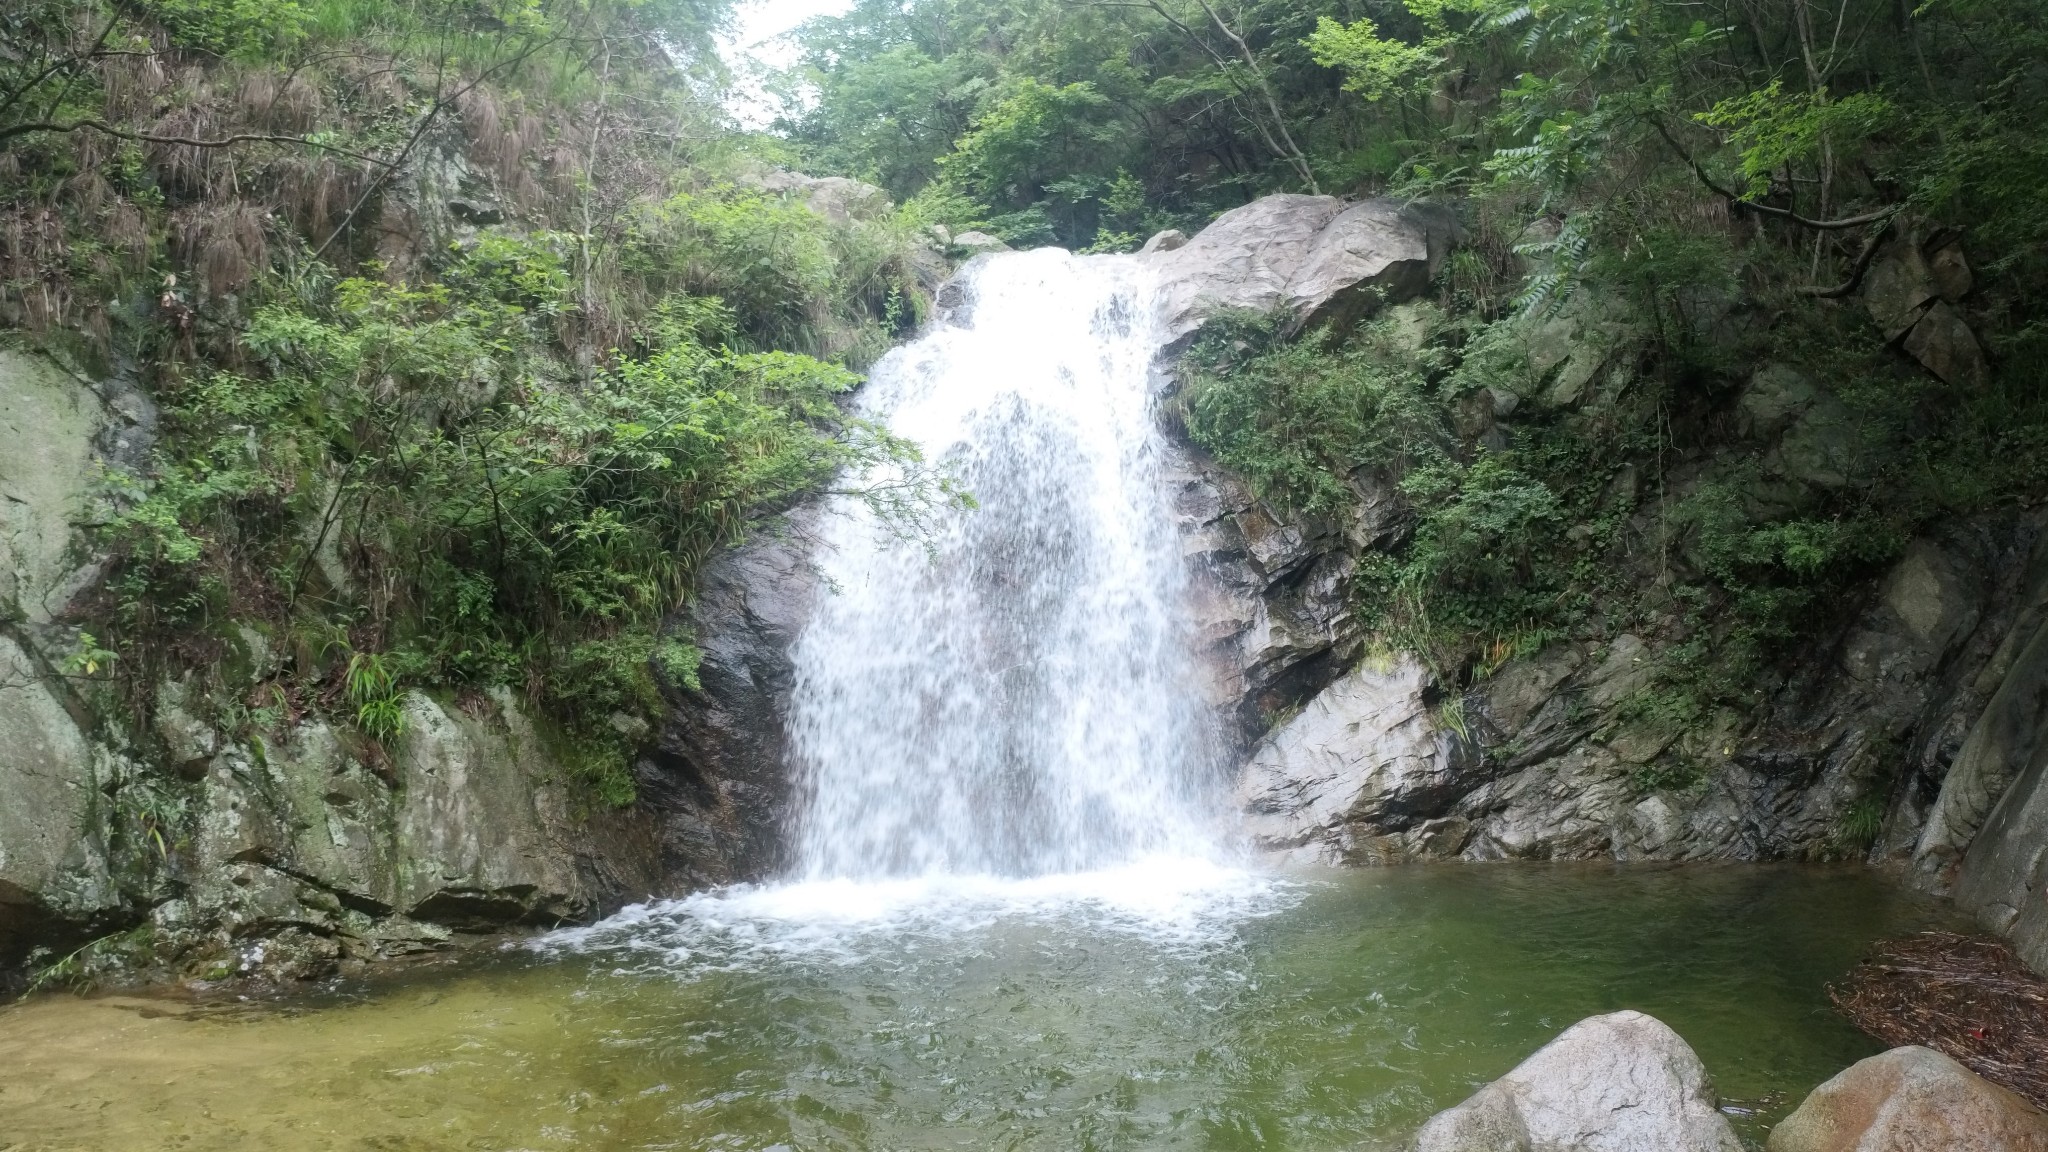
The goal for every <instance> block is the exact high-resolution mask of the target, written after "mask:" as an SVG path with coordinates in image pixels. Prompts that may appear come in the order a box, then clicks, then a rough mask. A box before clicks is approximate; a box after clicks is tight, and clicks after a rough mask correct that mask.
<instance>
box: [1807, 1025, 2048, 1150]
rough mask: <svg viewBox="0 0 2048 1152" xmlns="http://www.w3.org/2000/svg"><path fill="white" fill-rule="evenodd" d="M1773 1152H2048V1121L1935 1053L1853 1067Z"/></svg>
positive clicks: (1821, 1091) (1903, 1051)
mask: <svg viewBox="0 0 2048 1152" xmlns="http://www.w3.org/2000/svg"><path fill="white" fill-rule="evenodd" d="M1767 1147H1768V1148H1769V1152H1923V1150H1924V1152H1935V1150H1936V1149H1939V1150H1940V1152H2048V1116H2044V1115H2043V1114H2042V1113H2041V1111H2040V1110H2039V1109H2037V1108H2035V1107H2034V1106H2033V1105H2031V1104H2029V1103H2027V1102H2026V1101H2025V1100H2022V1099H2020V1098H2019V1097H2018V1096H2015V1095H2013V1094H2012V1093H2011V1092H2008V1091H2006V1090H2005V1089H2003V1088H2000V1087H1999V1086H1998V1085H1996V1084H1993V1083H1991V1082H1990V1081H1988V1080H1985V1079H1984V1078H1983V1077H1981V1076H1979V1075H1977V1074H1976V1073H1974V1072H1972V1071H1970V1070H1969V1069H1968V1068H1965V1067H1963V1066H1962V1065H1961V1064H1958V1063H1956V1062H1955V1061H1954V1060H1951V1059H1949V1058H1948V1057H1946V1056H1944V1055H1942V1054H1941V1053H1939V1052H1936V1051H1934V1050H1933V1049H1931V1048H1920V1047H1911V1048H1894V1049H1892V1050H1891V1051H1889V1052H1886V1053H1884V1054H1882V1055H1878V1056H1872V1057H1871V1058H1870V1059H1868V1060H1863V1061H1860V1062H1858V1063H1856V1064H1854V1065H1851V1066H1850V1067H1849V1069H1848V1070H1847V1071H1845V1072H1843V1073H1842V1074H1841V1075H1839V1076H1836V1077H1835V1078H1834V1079H1832V1080H1830V1081H1828V1082H1827V1083H1825V1084H1823V1085H1821V1086H1820V1087H1818V1088H1815V1089H1814V1090H1813V1094H1812V1095H1810V1096H1808V1097H1807V1098H1806V1101H1805V1102H1804V1103H1802V1104H1800V1105H1799V1108H1798V1110H1797V1111H1795V1112H1793V1113H1792V1115H1790V1116H1787V1117H1786V1118H1785V1119H1784V1120H1783V1121H1781V1122H1780V1123H1779V1124H1778V1126H1777V1127H1775V1128H1773V1129H1771V1137H1770V1143H1769V1144H1768V1145H1767Z"/></svg>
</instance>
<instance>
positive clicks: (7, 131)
mask: <svg viewBox="0 0 2048 1152" xmlns="http://www.w3.org/2000/svg"><path fill="white" fill-rule="evenodd" d="M85 129H90V130H92V131H94V132H104V133H105V134H107V135H109V136H113V137H116V138H117V139H121V140H137V141H140V142H142V143H144V144H177V145H181V146H183V147H187V148H229V147H232V146H234V145H236V144H248V143H263V144H297V145H299V146H300V147H304V148H315V149H318V150H320V151H322V152H333V153H335V154H336V155H339V156H347V157H349V158H350V159H353V160H361V161H363V162H365V163H369V164H378V165H382V166H384V167H387V168H388V167H391V166H392V165H391V162H390V161H387V160H380V159H378V158H377V157H375V156H369V155H365V154H364V153H361V152H352V151H350V150H349V149H347V148H337V147H335V146H334V145H332V144H322V143H321V142H319V141H318V140H313V139H310V138H308V137H305V136H274V135H271V134H269V133H265V132H240V133H237V134H235V135H233V136H223V137H221V138H220V139H218V140H200V139H196V138H194V137H191V136H159V135H157V134H156V133H154V132H130V131H128V130H127V129H125V128H116V127H114V126H113V125H112V124H109V123H107V122H106V121H104V120H92V119H86V120H72V121H58V120H34V121H28V122H25V123H21V124H10V125H8V126H7V127H5V128H0V140H10V139H12V138H14V137H16V136H26V135H28V134H29V133H31V132H50V133H63V132H78V131H82V130H85Z"/></svg>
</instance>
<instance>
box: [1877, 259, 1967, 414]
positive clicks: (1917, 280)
mask: <svg viewBox="0 0 2048 1152" xmlns="http://www.w3.org/2000/svg"><path fill="white" fill-rule="evenodd" d="M1971 287H1972V278H1971V275H1970V265H1969V262H1968V261H1967V260H1965V259H1964V257H1963V250H1962V247H1961V246H1960V245H1959V244H1957V243H1956V241H1955V238H1954V237H1953V236H1952V235H1935V236H1928V237H1922V236H1917V235H1908V236H1906V237H1903V238H1901V239H1900V240H1898V241H1895V242H1894V243H1893V244H1892V245H1890V246H1889V247H1888V248H1887V249H1886V250H1885V252H1884V255H1883V256H1882V257H1880V258H1879V259H1878V260H1877V262H1876V263H1874V264H1873V265H1871V268H1870V272H1869V274H1868V275H1867V276H1866V277H1865V278H1864V287H1863V302H1864V305H1865V306H1866V307H1867V308H1868V309H1869V310H1870V317H1871V319H1872V320H1874V321H1876V322H1877V326H1878V328H1879V329H1881V330H1882V331H1883V332H1884V338H1885V339H1886V340H1888V341H1892V342H1893V343H1895V344H1897V345H1898V346H1899V348H1900V349H1901V350H1902V351H1904V352H1905V353H1906V354H1907V355H1908V356H1911V357H1912V358H1913V359H1915V360H1917V361H1919V362H1920V365H1921V366H1922V367H1924V368H1926V369H1927V370H1928V371H1929V372H1932V373H1933V374H1934V375H1935V376H1938V377H1940V378H1941V379H1942V380H1944V381H1946V382H1948V383H1950V384H1973V383H1976V382H1978V381H1980V380H1982V379H1983V378H1984V376H1985V374H1986V373H1987V372H1988V371H1989V367H1988V365H1986V363H1985V361H1984V349H1983V348H1982V347H1981V346H1980V345H1979V344H1978V343H1977V337H1976V335H1975V334H1973V333H1972V332H1971V331H1970V327H1969V325H1968V324H1966V323H1964V322H1963V318H1962V316H1961V315H1959V314H1958V313H1957V312H1956V310H1955V308H1954V307H1953V305H1955V304H1957V303H1959V302H1960V301H1961V300H1962V298H1963V297H1964V296H1967V295H1968V294H1969V292H1970V288H1971Z"/></svg>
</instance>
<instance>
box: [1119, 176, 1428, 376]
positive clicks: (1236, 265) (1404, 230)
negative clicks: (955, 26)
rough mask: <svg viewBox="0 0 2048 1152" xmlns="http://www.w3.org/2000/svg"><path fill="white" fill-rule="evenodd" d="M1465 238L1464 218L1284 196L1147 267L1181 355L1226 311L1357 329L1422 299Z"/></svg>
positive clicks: (1238, 214) (1164, 252) (1226, 218)
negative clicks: (1460, 223)
mask: <svg viewBox="0 0 2048 1152" xmlns="http://www.w3.org/2000/svg"><path fill="white" fill-rule="evenodd" d="M1456 235H1457V225H1456V222H1455V220H1454V219H1453V218H1452V217H1451V216H1450V215H1449V214H1448V213H1447V212H1443V211H1441V210H1438V209H1434V208H1431V207H1428V206H1423V205H1402V204H1399V203H1397V202H1395V201H1390V200H1367V201H1363V202H1360V203H1357V204H1352V205H1346V204H1344V203H1343V202H1342V201H1340V200H1337V199H1336V198H1334V197H1330V196H1299V195H1287V194H1283V195H1275V196H1264V197H1261V198H1259V199H1258V200H1254V201H1253V202H1251V203H1250V204H1247V205H1245V206H1243V207H1241V208H1235V209H1232V210H1231V211H1229V212H1226V213H1224V214H1223V215H1221V216H1219V217H1217V218H1216V220H1215V221H1214V222H1212V223H1211V224H1210V225H1209V226H1208V227H1207V228H1204V229H1202V231H1201V232H1200V233H1198V234H1197V235H1196V236H1195V237H1194V239H1192V240H1190V241H1188V242H1187V244H1185V245H1184V246H1181V247H1179V248H1173V249H1163V248H1162V249H1154V250H1153V251H1151V252H1149V253H1146V254H1144V255H1141V256H1140V257H1139V259H1141V260H1143V261H1145V262H1146V263H1148V264H1149V265H1150V266H1151V267H1152V268H1154V269H1155V270H1156V271H1157V272H1158V274H1159V278H1160V289H1161V308H1162V315H1163V317H1164V319H1165V326H1166V335H1167V341H1168V345H1169V347H1178V346H1181V345H1183V344H1185V342H1186V340H1187V338H1188V337H1190V336H1192V335H1193V334H1194V332H1195V331H1196V329H1198V328H1200V327H1201V325H1202V322H1203V320H1205V319H1206V318H1208V317H1209V316H1211V315H1214V314H1216V313H1217V312H1219V311H1226V310H1244V311H1253V312H1261V313H1265V312H1273V311H1276V310H1279V309H1283V308H1284V309H1286V310H1287V311H1288V312H1289V313H1290V314H1291V316H1292V322H1293V325H1294V326H1295V327H1296V328H1300V327H1303V326H1306V325H1311V324H1314V325H1322V324H1333V325H1337V326H1340V327H1342V326H1348V325H1350V324H1353V323H1356V322H1357V320H1358V319H1359V318H1361V317H1363V316H1365V315H1368V314H1370V313H1372V312H1374V311H1376V310H1377V309H1378V308H1380V307H1382V306H1384V305H1387V304H1395V303H1399V302H1401V301H1402V300H1405V299H1407V298H1409V297H1411V296H1413V295H1415V294H1416V293H1417V292H1420V291H1421V290H1422V288H1423V287H1424V286H1425V285H1427V283H1428V281H1429V277H1430V276H1431V275H1433V274H1434V273H1435V271H1436V268H1437V266H1438V265H1439V264H1440V263H1441V262H1442V260H1443V259H1444V257H1445V256H1446V255H1448V254H1449V251H1450V247H1451V244H1452V243H1453V242H1454V241H1455V239H1456Z"/></svg>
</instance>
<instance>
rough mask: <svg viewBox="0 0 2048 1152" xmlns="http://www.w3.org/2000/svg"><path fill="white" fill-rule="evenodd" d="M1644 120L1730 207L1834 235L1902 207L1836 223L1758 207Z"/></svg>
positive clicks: (1659, 126) (1657, 125)
mask: <svg viewBox="0 0 2048 1152" xmlns="http://www.w3.org/2000/svg"><path fill="white" fill-rule="evenodd" d="M1645 119H1647V120H1648V121H1649V122H1650V126H1651V127H1653V128H1655V129H1656V130H1657V135H1659V136H1662V137H1663V138H1664V143H1666V144H1669V145H1670V146H1671V150H1672V151H1673V152H1676V153H1678V158H1679V159H1681V160H1683V161H1685V166H1686V167H1688V168H1690V169H1692V174H1693V175H1694V176H1697V177H1699V181H1700V183H1702V184H1704V185H1706V186H1707V190H1708V191H1709V192H1712V193H1714V194H1715V195H1717V196H1720V197H1723V198H1724V199H1726V200H1727V201H1728V202H1729V203H1730V204H1734V205H1736V206H1738V207H1741V208H1745V209H1747V210H1749V211H1751V212H1756V213H1760V214H1761V215H1765V216H1774V217H1776V218H1778V219H1780V220H1790V221H1791V222H1792V223H1794V224H1798V225H1800V226H1801V227H1804V228H1812V229H1814V230H1815V231H1818V232H1838V231H1840V230H1842V229H1844V228H1860V227H1862V226H1863V225H1865V224H1876V223H1878V222H1880V221H1887V220H1890V219H1891V218H1892V217H1893V216H1896V215H1898V214H1899V212H1900V211H1901V210H1902V209H1904V208H1905V205H1904V204H1893V205H1890V206H1888V207H1884V208H1879V209H1877V210H1876V211H1874V212H1865V213H1864V214H1862V215H1861V216H1845V217H1843V218H1842V219H1839V220H1814V219H1811V218H1809V217H1806V216H1801V215H1800V214H1799V213H1797V212H1794V211H1792V210H1791V209H1789V208H1774V207H1772V206H1771V205H1769V204H1759V203H1757V202H1756V201H1754V200H1749V199H1745V198H1743V197H1741V196H1738V195H1736V194H1735V193H1734V192H1731V191H1729V190H1728V189H1726V188H1723V187H1721V186H1720V185H1719V184H1717V183H1715V182H1714V178H1713V177H1712V176H1709V175H1707V170H1706V168H1705V167H1703V166H1702V165H1701V164H1700V162H1699V161H1698V160H1695V159H1693V155H1692V153H1691V152H1688V151H1687V150H1686V148H1685V145H1683V144H1680V143H1679V142H1678V138H1677V137H1675V136H1673V135H1672V134H1671V130H1670V129H1669V128H1666V127H1664V122H1663V121H1662V120H1659V119H1658V118H1656V117H1655V116H1647V117H1645Z"/></svg>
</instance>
